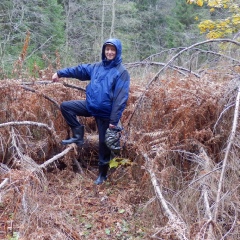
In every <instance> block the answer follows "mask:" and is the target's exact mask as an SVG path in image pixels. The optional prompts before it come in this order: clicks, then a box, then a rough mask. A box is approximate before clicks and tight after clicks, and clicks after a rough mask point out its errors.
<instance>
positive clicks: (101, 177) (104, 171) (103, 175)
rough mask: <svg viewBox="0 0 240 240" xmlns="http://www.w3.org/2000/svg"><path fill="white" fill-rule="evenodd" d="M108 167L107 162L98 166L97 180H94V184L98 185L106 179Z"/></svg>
mask: <svg viewBox="0 0 240 240" xmlns="http://www.w3.org/2000/svg"><path fill="white" fill-rule="evenodd" d="M108 168H109V165H108V164H105V165H100V166H99V175H98V178H97V180H96V181H95V182H94V183H95V184H97V185H99V184H102V183H103V182H104V181H106V180H107V172H108Z"/></svg>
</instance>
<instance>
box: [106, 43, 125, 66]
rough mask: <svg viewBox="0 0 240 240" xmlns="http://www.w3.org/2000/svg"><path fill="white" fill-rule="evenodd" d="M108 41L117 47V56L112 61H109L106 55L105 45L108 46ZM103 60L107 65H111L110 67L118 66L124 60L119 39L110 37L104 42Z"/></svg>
mask: <svg viewBox="0 0 240 240" xmlns="http://www.w3.org/2000/svg"><path fill="white" fill-rule="evenodd" d="M108 43H110V44H113V45H114V46H115V47H116V49H117V54H116V57H115V58H114V59H113V60H111V61H108V60H107V58H106V56H105V47H106V44H108ZM102 61H103V63H104V65H105V66H110V67H114V66H117V65H118V64H119V63H121V62H122V44H121V41H120V40H119V39H116V38H110V39H108V40H107V41H105V42H104V44H103V47H102Z"/></svg>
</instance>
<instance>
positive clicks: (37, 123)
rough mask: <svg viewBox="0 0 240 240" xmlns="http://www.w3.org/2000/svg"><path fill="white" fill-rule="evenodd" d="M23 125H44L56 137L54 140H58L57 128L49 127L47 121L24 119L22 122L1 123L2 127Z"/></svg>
mask: <svg viewBox="0 0 240 240" xmlns="http://www.w3.org/2000/svg"><path fill="white" fill-rule="evenodd" d="M21 125H31V126H37V127H43V128H45V129H46V130H47V131H48V132H49V134H50V135H51V136H53V137H54V140H55V141H56V142H57V141H58V140H57V139H58V137H57V134H56V132H55V130H54V129H53V128H51V127H49V126H48V125H47V124H45V123H39V122H32V121H22V122H6V123H1V124H0V128H1V127H8V126H21Z"/></svg>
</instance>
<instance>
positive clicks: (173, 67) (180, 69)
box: [125, 61, 200, 78]
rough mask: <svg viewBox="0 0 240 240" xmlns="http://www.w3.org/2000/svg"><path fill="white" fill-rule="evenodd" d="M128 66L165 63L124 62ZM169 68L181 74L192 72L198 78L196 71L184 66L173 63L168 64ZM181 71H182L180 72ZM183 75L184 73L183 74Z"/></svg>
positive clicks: (160, 64)
mask: <svg viewBox="0 0 240 240" xmlns="http://www.w3.org/2000/svg"><path fill="white" fill-rule="evenodd" d="M125 65H126V66H127V67H128V68H130V67H136V66H139V65H157V66H165V65H166V63H161V62H144V61H143V62H136V63H127V64H125ZM169 67H170V68H172V69H174V70H177V71H178V72H179V73H181V74H184V73H183V72H188V73H191V74H193V75H195V76H196V77H197V78H200V76H199V75H198V74H197V73H195V72H193V71H191V70H189V69H186V68H184V67H179V66H175V65H173V66H169ZM182 71H183V72H182ZM184 75H185V74H184Z"/></svg>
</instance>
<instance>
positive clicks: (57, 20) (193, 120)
mask: <svg viewBox="0 0 240 240" xmlns="http://www.w3.org/2000/svg"><path fill="white" fill-rule="evenodd" d="M239 4H240V2H239V1H238V0H237V1H231V0H196V1H195V0H188V1H185V0H181V1H180V0H178V1H175V0H172V1H165V0H149V1H147V0H135V1H121V0H102V1H96V0H88V1H86V0H63V1H61V0H59V1H57V0H46V1H41V0H31V1H28V0H26V1H25V0H10V1H9V0H8V1H7V0H2V1H1V3H0V16H1V17H0V30H1V35H0V61H1V63H0V79H1V81H0V99H1V101H0V159H1V161H0V174H1V175H0V176H1V178H0V180H1V181H0V190H1V192H0V238H1V239H11V240H17V239H18V240H20V239H21V240H28V239H29V240H32V239H46V240H48V239H49V240H50V239H66V240H67V239H68V240H70V239H74V240H78V239H98V240H100V239H120V240H123V239H129V240H133V239H134V240H138V239H164V240H167V239H173V240H175V239H176V240H177V239H191V240H192V239H194V240H195V239H212V240H213V239H216V240H219V239H231V240H232V239H234V240H235V239H236V240H237V239H239V238H240V236H239V230H240V229H239V227H240V220H239V219H240V218H239V214H240V212H239V209H240V201H239V194H240V189H239V177H240V168H239V142H240V139H239V137H240V132H239V125H238V117H239V99H240V88H239V87H240V85H239V83H240V76H239V74H240V48H239V46H240V43H239V36H240V35H239V33H240V32H239V31H240V13H239ZM110 37H117V38H119V39H121V41H122V44H123V62H124V64H125V66H126V67H127V69H128V71H129V73H130V75H131V91H130V97H129V101H128V105H127V108H126V110H125V111H124V114H123V117H122V124H123V127H124V130H123V133H122V139H121V141H122V143H121V145H122V151H121V154H120V155H119V156H115V157H114V158H113V159H112V161H111V165H110V166H111V169H110V175H109V178H108V181H106V182H105V183H104V184H103V185H101V186H95V185H94V184H93V180H94V179H95V178H96V176H97V144H98V140H97V128H96V124H95V121H94V119H92V118H87V119H84V118H82V119H79V120H80V121H82V122H83V123H84V124H85V126H86V134H85V138H86V144H85V145H84V147H83V148H79V147H77V146H75V145H74V144H73V145H69V146H67V147H66V146H61V144H60V141H61V139H63V138H66V137H67V136H68V135H69V129H68V127H67V125H66V123H65V122H64V120H63V118H62V116H61V114H60V111H59V105H60V103H61V102H62V101H64V100H70V99H82V98H84V97H85V87H86V84H87V82H81V81H76V80H74V79H63V82H61V83H52V82H51V76H52V74H53V73H54V72H55V71H56V70H57V69H59V68H62V67H67V66H73V65H77V64H79V63H88V62H95V61H99V60H100V54H101V47H102V43H103V42H104V41H105V40H106V39H108V38H110Z"/></svg>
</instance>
